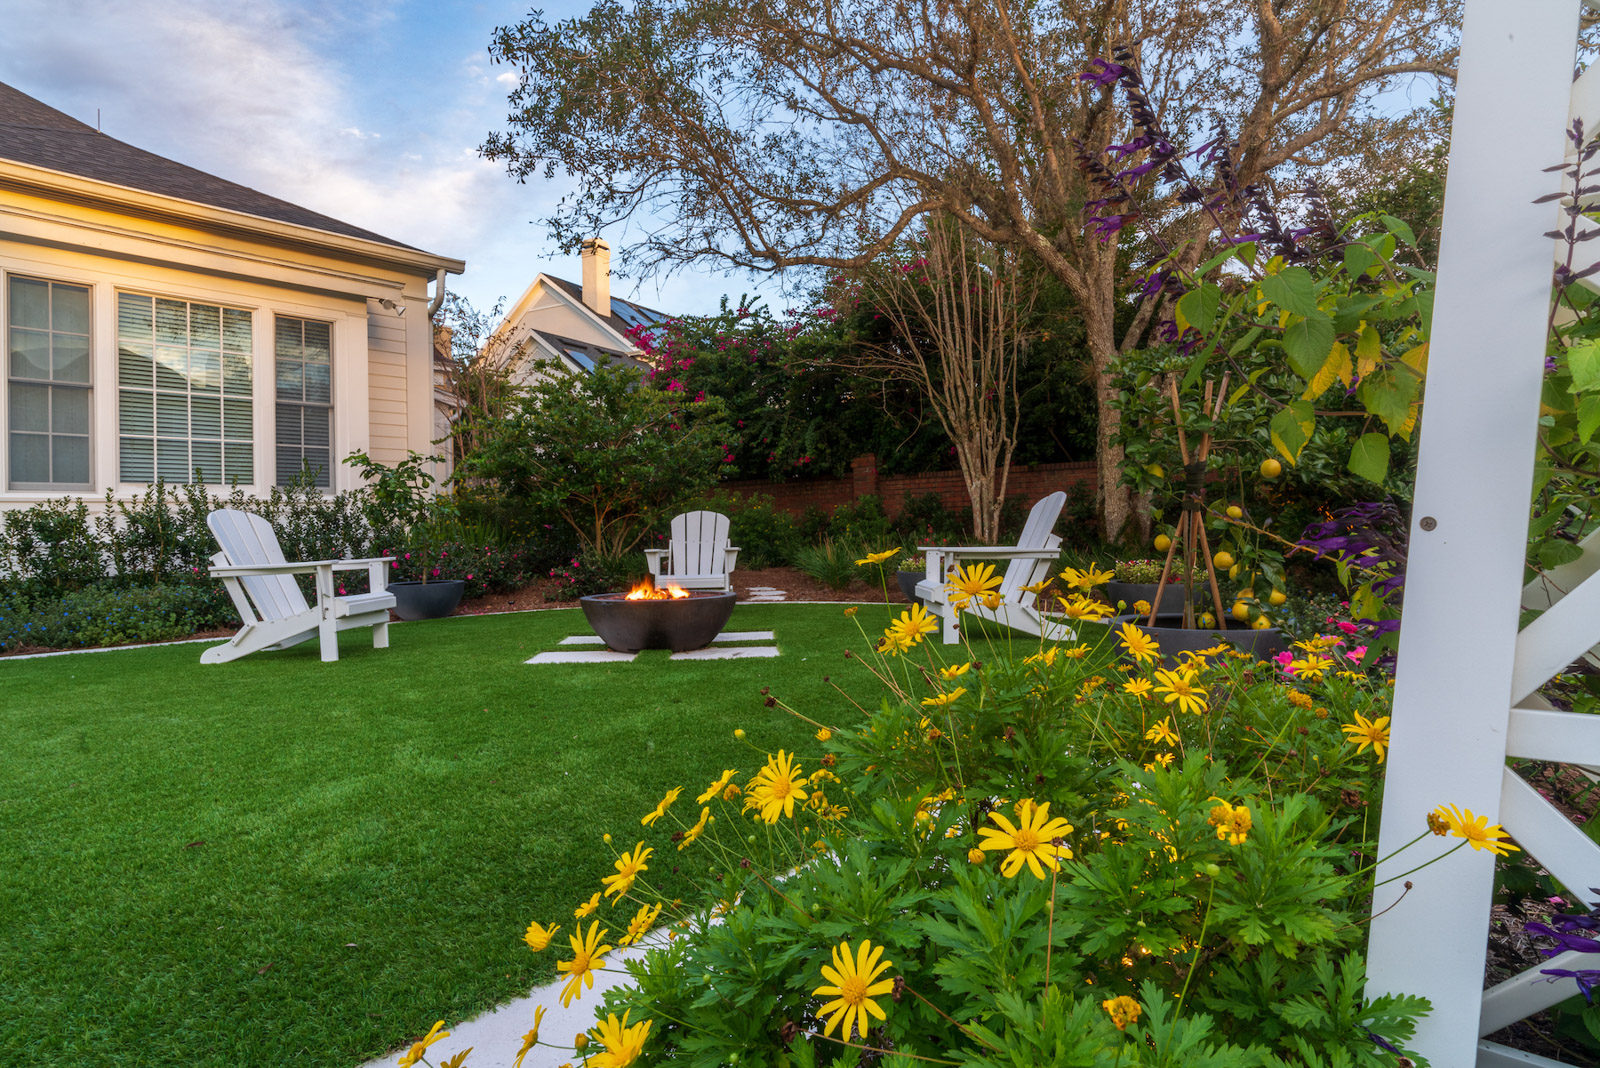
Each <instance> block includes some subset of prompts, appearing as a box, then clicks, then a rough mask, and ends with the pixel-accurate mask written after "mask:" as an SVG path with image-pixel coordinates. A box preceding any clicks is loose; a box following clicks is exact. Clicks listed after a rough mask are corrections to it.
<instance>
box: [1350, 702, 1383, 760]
mask: <svg viewBox="0 0 1600 1068" xmlns="http://www.w3.org/2000/svg"><path fill="white" fill-rule="evenodd" d="M1355 717H1356V721H1355V722H1354V723H1346V724H1344V725H1342V726H1341V727H1340V728H1339V729H1340V730H1342V731H1344V733H1345V734H1346V735H1347V736H1348V737H1346V738H1345V741H1347V742H1349V743H1350V744H1351V745H1353V746H1355V747H1356V755H1357V756H1359V755H1361V753H1362V752H1363V751H1365V749H1366V748H1367V746H1369V745H1370V746H1372V755H1373V756H1375V757H1377V758H1378V763H1380V764H1382V763H1383V750H1384V747H1385V746H1387V745H1388V744H1389V717H1388V716H1379V717H1378V718H1377V719H1368V718H1367V717H1366V716H1363V715H1362V714H1361V713H1360V712H1357V713H1355Z"/></svg>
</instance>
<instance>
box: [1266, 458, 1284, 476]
mask: <svg viewBox="0 0 1600 1068" xmlns="http://www.w3.org/2000/svg"><path fill="white" fill-rule="evenodd" d="M1281 474H1283V465H1282V464H1280V463H1279V462H1278V461H1277V460H1274V459H1272V458H1271V457H1268V458H1267V459H1265V460H1262V461H1261V477H1262V478H1277V477H1278V476H1279V475H1281Z"/></svg>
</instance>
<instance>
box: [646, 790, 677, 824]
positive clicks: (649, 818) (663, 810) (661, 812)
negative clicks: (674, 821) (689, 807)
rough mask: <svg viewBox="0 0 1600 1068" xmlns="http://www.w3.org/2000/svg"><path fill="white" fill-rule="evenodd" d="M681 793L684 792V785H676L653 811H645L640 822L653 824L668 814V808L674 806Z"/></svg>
mask: <svg viewBox="0 0 1600 1068" xmlns="http://www.w3.org/2000/svg"><path fill="white" fill-rule="evenodd" d="M681 793H683V787H681V786H674V787H673V788H672V789H670V790H668V791H667V796H666V797H663V798H662V799H661V802H660V803H659V804H657V805H656V807H655V809H654V810H653V811H650V812H647V813H645V815H644V816H643V817H641V818H640V820H639V822H640V823H642V824H643V825H644V826H646V827H649V826H651V825H653V824H654V823H655V822H656V820H658V819H660V818H661V817H662V816H665V815H666V814H667V809H668V808H670V807H671V806H672V803H673V802H674V801H676V800H677V799H678V795H679V794H681Z"/></svg>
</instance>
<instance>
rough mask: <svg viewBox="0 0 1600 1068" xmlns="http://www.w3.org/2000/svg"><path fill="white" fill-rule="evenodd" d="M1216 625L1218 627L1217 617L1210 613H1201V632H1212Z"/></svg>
mask: <svg viewBox="0 0 1600 1068" xmlns="http://www.w3.org/2000/svg"><path fill="white" fill-rule="evenodd" d="M1216 625H1217V617H1216V616H1214V615H1212V614H1211V613H1210V612H1201V613H1200V629H1201V630H1210V629H1211V628H1212V627H1214V626H1216Z"/></svg>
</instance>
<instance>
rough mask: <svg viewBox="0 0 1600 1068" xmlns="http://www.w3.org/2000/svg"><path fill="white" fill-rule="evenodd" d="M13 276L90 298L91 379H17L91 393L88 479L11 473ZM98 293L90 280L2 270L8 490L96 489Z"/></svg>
mask: <svg viewBox="0 0 1600 1068" xmlns="http://www.w3.org/2000/svg"><path fill="white" fill-rule="evenodd" d="M12 279H24V280H27V281H30V282H44V283H46V284H48V285H50V286H57V285H62V286H71V287H73V288H74V289H82V290H84V291H85V294H86V298H87V300H88V302H89V314H88V326H89V329H88V333H87V334H86V335H85V336H86V338H87V342H86V343H87V359H86V362H87V365H88V374H89V378H88V381H87V382H82V383H79V382H56V381H55V380H54V379H50V380H43V381H41V380H34V379H17V381H19V382H21V383H22V384H24V385H42V386H44V387H45V388H47V389H49V390H52V391H53V390H55V389H56V388H57V387H59V388H62V389H81V390H82V391H83V392H84V393H85V394H87V395H88V398H89V400H88V408H89V413H88V416H89V417H88V429H87V430H86V431H85V433H84V434H83V435H81V436H82V437H85V438H86V439H87V441H88V444H87V450H88V459H87V464H88V475H89V478H88V480H87V481H85V482H55V481H51V482H20V481H17V480H14V479H13V478H12V477H11V465H12V462H13V459H14V458H13V456H12V444H11V434H12V429H11V386H12V381H13V379H12V373H11V330H12V323H11V281H12ZM95 294H96V287H95V286H94V285H93V284H92V283H89V282H74V281H70V280H68V279H65V278H57V277H54V276H49V275H42V274H34V273H32V272H29V271H0V361H3V362H4V365H5V366H4V367H3V368H0V430H3V434H0V437H3V439H4V440H3V442H0V446H3V447H0V455H3V456H4V457H5V471H4V478H5V487H6V489H7V490H11V491H18V492H29V491H35V492H39V491H43V492H50V493H57V492H63V491H76V492H92V491H93V490H94V488H95V481H94V472H95V433H94V427H95V374H94V364H95V328H94V302H95ZM51 306H52V308H53V307H54V298H53V296H52V299H51ZM50 326H51V328H50V329H49V331H48V333H50V334H52V335H54V334H55V333H57V331H56V330H55V328H54V327H55V323H54V316H53V315H52V322H51V324H50ZM65 332H66V331H63V333H65ZM46 433H47V436H48V437H49V438H52V439H53V438H54V437H55V436H56V432H55V429H54V427H53V426H52V428H51V429H50V430H48V431H47V432H46ZM64 436H71V437H78V436H80V435H76V434H74V435H64ZM53 466H54V463H53V459H52V467H53ZM52 473H53V472H52Z"/></svg>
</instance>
